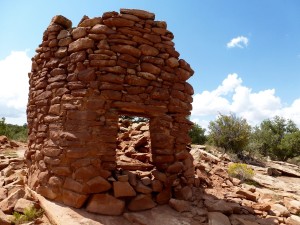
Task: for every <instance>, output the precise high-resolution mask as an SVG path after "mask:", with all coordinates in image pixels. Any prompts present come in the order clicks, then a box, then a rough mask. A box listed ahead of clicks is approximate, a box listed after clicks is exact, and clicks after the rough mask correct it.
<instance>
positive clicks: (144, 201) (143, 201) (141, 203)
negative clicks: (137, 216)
mask: <svg viewBox="0 0 300 225" xmlns="http://www.w3.org/2000/svg"><path fill="white" fill-rule="evenodd" d="M155 206H156V203H155V202H154V201H153V200H152V199H151V197H149V196H148V195H144V194H139V195H138V196H136V197H135V198H134V199H132V200H131V201H130V203H129V204H128V209H129V210H131V211H142V210H146V209H152V208H153V207H155Z"/></svg>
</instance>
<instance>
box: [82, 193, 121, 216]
mask: <svg viewBox="0 0 300 225" xmlns="http://www.w3.org/2000/svg"><path fill="white" fill-rule="evenodd" d="M124 207H125V202H123V201H121V200H119V199H117V198H114V197H113V196H111V195H109V194H95V195H93V197H92V198H91V200H90V201H89V202H88V204H87V207H86V210H87V211H88V212H93V213H99V214H103V215H110V216H118V215H121V214H122V213H123V211H124Z"/></svg>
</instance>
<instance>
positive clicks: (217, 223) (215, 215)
mask: <svg viewBox="0 0 300 225" xmlns="http://www.w3.org/2000/svg"><path fill="white" fill-rule="evenodd" d="M207 215H208V223H209V224H210V225H231V223H230V221H229V219H228V217H227V216H225V215H224V214H223V213H220V212H209V213H208V214H207Z"/></svg>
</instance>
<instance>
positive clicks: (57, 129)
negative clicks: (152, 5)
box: [26, 9, 194, 208]
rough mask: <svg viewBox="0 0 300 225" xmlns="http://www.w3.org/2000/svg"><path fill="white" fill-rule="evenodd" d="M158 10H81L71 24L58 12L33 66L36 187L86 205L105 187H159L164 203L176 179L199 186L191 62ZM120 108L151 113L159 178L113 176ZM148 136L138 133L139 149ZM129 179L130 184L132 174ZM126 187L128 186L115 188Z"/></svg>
mask: <svg viewBox="0 0 300 225" xmlns="http://www.w3.org/2000/svg"><path fill="white" fill-rule="evenodd" d="M154 18H155V15H154V14H153V13H149V12H146V11H143V10H131V9H121V10H120V13H117V12H107V13H104V14H103V16H102V17H96V18H92V19H90V18H88V17H87V16H84V17H83V18H82V20H81V21H80V23H79V25H78V26H77V27H75V28H72V22H71V21H70V20H68V19H67V18H65V17H63V16H55V17H54V18H53V19H52V21H51V23H50V25H49V26H48V28H47V29H46V30H45V32H44V35H43V42H42V44H40V45H39V47H38V48H37V49H36V52H37V54H36V56H34V57H33V59H32V70H31V73H29V79H30V91H29V101H28V107H27V120H28V128H29V141H28V150H27V152H26V159H27V161H28V165H29V178H28V184H29V186H30V187H31V188H32V189H34V190H36V191H37V192H39V193H40V194H42V195H43V196H45V197H47V198H50V199H53V200H56V201H60V202H64V203H65V204H67V205H72V206H74V207H81V206H82V205H83V204H84V203H85V202H86V201H87V199H90V197H89V196H90V195H95V196H99V194H101V195H105V193H106V192H109V193H115V196H116V197H117V198H118V197H119V198H122V197H125V196H126V198H128V197H131V198H132V199H133V198H137V197H135V194H134V193H135V192H137V194H139V193H140V194H150V193H151V192H153V193H152V194H153V196H154V199H156V200H157V202H158V203H163V202H168V200H169V199H170V198H171V197H172V195H171V188H172V185H173V183H174V182H177V186H178V187H185V186H188V185H191V184H193V182H194V172H193V171H194V169H193V164H192V161H191V160H190V159H191V156H190V155H189V153H188V151H187V150H186V145H187V144H188V143H189V137H188V130H189V128H190V126H191V123H190V121H188V120H187V119H186V118H187V116H188V115H189V114H190V111H191V108H192V106H191V102H192V97H191V96H192V95H193V88H192V87H191V85H190V84H188V83H187V82H186V80H187V79H188V78H189V77H190V76H192V75H193V70H192V69H191V68H190V66H189V64H188V63H187V62H185V61H184V60H183V59H179V53H178V52H177V51H176V50H175V48H174V43H173V42H172V39H173V38H174V36H173V34H172V33H171V32H170V31H168V30H167V25H166V23H165V22H163V21H155V20H154ZM120 115H130V116H143V117H147V118H149V119H150V122H149V124H150V125H149V131H150V134H151V135H150V139H151V153H152V155H151V157H148V158H149V159H150V161H149V162H147V163H149V164H150V167H149V168H148V169H149V170H150V169H152V168H153V167H155V168H156V172H155V173H154V176H155V174H156V175H157V176H158V177H159V178H157V179H156V177H155V179H154V180H153V181H151V180H150V182H149V179H144V182H145V184H146V185H145V184H143V183H140V182H141V181H139V182H137V184H136V187H135V188H134V190H131V188H130V187H129V186H128V184H121V183H117V184H113V182H114V180H116V176H115V171H116V169H117V163H116V138H117V133H118V129H119V128H118V118H119V116H120ZM144 141H145V140H137V143H136V147H139V145H140V146H142V145H143V144H144ZM136 157H140V158H142V157H146V156H145V155H143V154H137V155H136ZM122 175H126V174H122ZM162 177H163V178H162ZM128 178H129V183H130V185H131V186H134V184H133V183H132V182H134V181H133V180H134V176H129V174H128ZM118 182H124V181H118ZM125 182H127V181H125ZM151 184H152V186H153V188H152V187H151V188H150V187H149V186H151ZM125 185H126V187H127V191H126V192H124V193H123V192H121V191H120V189H119V188H120V186H121V187H122V186H125ZM147 185H148V186H147ZM114 187H115V188H116V190H112V189H114ZM117 188H118V189H117ZM145 192H147V193H145ZM95 198H96V197H95ZM117 200H120V201H123V200H122V199H117ZM150 200H151V199H150ZM150 200H149V202H151V201H150ZM95 202H97V201H95ZM90 204H91V203H90ZM93 204H94V203H93ZM151 204H152V203H151ZM152 205H155V204H154V203H153V204H152ZM152 205H151V206H152ZM104 208H105V207H104ZM121 208H122V207H121ZM132 208H133V207H132Z"/></svg>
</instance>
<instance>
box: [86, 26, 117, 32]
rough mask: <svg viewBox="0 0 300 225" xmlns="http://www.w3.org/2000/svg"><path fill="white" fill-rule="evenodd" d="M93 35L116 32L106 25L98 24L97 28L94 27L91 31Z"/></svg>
mask: <svg viewBox="0 0 300 225" xmlns="http://www.w3.org/2000/svg"><path fill="white" fill-rule="evenodd" d="M90 32H91V33H94V34H115V33H116V31H115V30H113V29H111V28H109V27H108V26H106V25H102V24H96V25H95V26H93V28H92V29H91V30H90Z"/></svg>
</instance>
